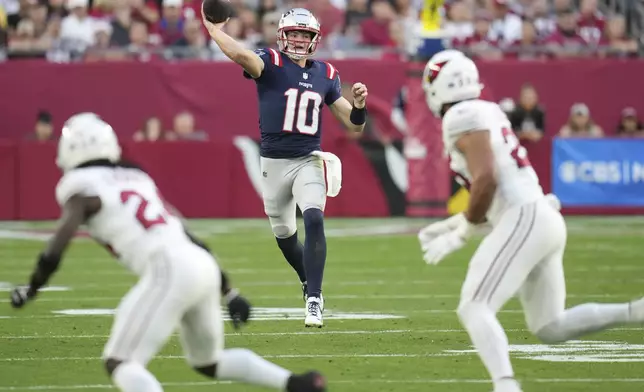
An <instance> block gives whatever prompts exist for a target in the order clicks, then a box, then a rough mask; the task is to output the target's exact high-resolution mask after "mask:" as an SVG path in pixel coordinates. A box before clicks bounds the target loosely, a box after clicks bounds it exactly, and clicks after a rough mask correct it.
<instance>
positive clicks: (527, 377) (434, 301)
mask: <svg viewBox="0 0 644 392" xmlns="http://www.w3.org/2000/svg"><path fill="white" fill-rule="evenodd" d="M568 223H569V241H568V248H567V251H566V276H567V287H568V293H569V296H568V301H567V302H568V305H575V304H578V303H582V302H587V301H593V302H608V301H611V302H612V301H626V300H629V299H632V298H635V297H639V296H642V295H643V294H644V289H643V288H642V282H643V279H644V277H643V276H642V271H644V266H642V264H641V263H642V256H641V255H642V250H644V245H643V243H642V239H643V238H644V221H642V220H641V218H636V217H634V218H575V219H568ZM190 224H191V226H192V228H193V229H194V230H195V231H196V232H197V233H198V234H199V235H200V236H201V238H202V239H204V240H206V242H207V243H208V244H209V245H211V246H212V248H213V249H214V251H215V252H216V253H217V256H218V259H219V262H220V264H221V265H222V266H223V267H224V268H225V269H226V270H227V271H228V272H229V273H230V275H231V278H232V279H233V282H234V284H235V286H237V287H239V288H240V289H241V291H242V292H243V293H244V294H245V295H246V296H247V297H248V298H249V299H250V300H251V301H252V303H253V305H254V306H255V308H256V312H255V316H256V319H255V320H253V321H252V322H251V323H250V324H249V325H247V326H246V327H245V328H244V329H243V330H242V331H241V332H239V333H238V332H235V331H234V330H233V329H232V326H231V325H229V324H227V331H226V332H227V335H226V345H227V346H228V347H247V348H250V349H252V350H254V351H256V352H257V353H259V354H261V355H264V356H266V357H268V358H270V359H271V360H273V361H275V362H276V363H278V364H280V365H282V366H285V367H287V368H289V369H292V370H294V371H303V370H307V369H311V368H314V369H319V370H320V371H322V372H323V373H324V374H325V375H327V377H328V380H329V384H330V387H329V390H330V391H351V392H367V391H409V392H411V391H437V392H447V391H449V392H458V391H467V392H470V391H472V392H476V391H488V392H489V391H490V390H491V389H492V388H491V385H490V384H489V383H488V381H487V373H486V372H485V370H484V368H483V366H482V365H481V363H480V361H479V359H478V357H477V356H476V353H475V352H473V351H472V349H471V345H470V343H469V340H468V337H467V334H466V333H465V332H464V331H463V330H462V328H461V326H460V324H459V322H458V319H457V317H456V315H455V313H454V309H455V308H456V305H457V303H458V293H459V290H460V285H461V282H462V279H463V277H464V273H465V270H466V267H467V261H468V258H469V256H471V254H472V252H473V250H474V249H475V247H476V243H477V241H473V242H472V243H471V244H469V245H468V246H467V248H465V249H463V250H461V251H459V252H457V253H455V254H453V255H452V256H450V257H449V258H448V259H447V260H445V261H444V262H443V263H442V264H440V265H439V266H436V267H430V266H426V265H425V264H424V263H423V262H422V258H421V255H420V251H419V247H418V244H417V240H416V236H415V233H414V230H415V229H417V228H418V227H420V225H421V224H422V222H421V221H415V220H401V219H387V220H327V223H326V227H327V231H328V237H329V238H328V260H327V268H326V273H325V281H324V294H325V299H326V306H327V317H326V326H325V328H324V329H321V330H310V329H305V328H304V327H303V312H304V307H303V302H302V299H301V293H300V288H299V284H298V282H297V277H296V275H295V273H294V272H293V271H292V270H291V269H290V267H289V266H288V264H287V263H286V262H285V261H284V260H283V259H282V256H281V254H280V252H279V250H278V248H277V246H276V245H275V241H274V239H273V238H272V236H271V234H270V229H269V227H268V223H267V222H266V221H264V220H234V221H220V220H218V221H212V220H208V221H192V222H191V223H190ZM51 227H52V226H51V224H50V223H39V224H27V223H6V222H5V223H0V237H3V238H5V239H0V281H2V282H6V283H4V288H3V287H2V286H0V290H4V291H5V293H4V294H3V295H2V296H3V297H4V298H2V299H0V305H1V306H0V391H14V390H15V391H28V390H60V391H67V390H69V391H95V390H107V389H110V388H112V387H111V385H110V380H109V379H108V378H107V377H106V375H105V374H104V372H103V367H102V364H101V361H100V355H101V352H102V348H103V345H104V344H105V342H106V339H107V335H108V334H109V329H110V325H111V316H110V315H66V314H60V313H54V312H59V311H63V310H70V309H72V310H85V311H87V310H91V309H107V310H109V309H114V308H115V307H116V306H117V304H118V302H119V300H120V298H121V297H122V296H123V294H125V293H126V291H127V290H128V288H129V287H130V285H131V284H132V283H133V282H135V278H134V277H133V276H131V275H130V274H129V273H128V272H127V271H126V270H125V269H124V268H123V267H121V266H120V265H119V264H118V263H116V262H115V261H114V260H113V259H111V258H110V256H109V255H108V254H107V252H106V251H105V250H103V249H102V248H100V247H99V246H98V245H95V244H94V243H92V242H91V241H89V240H84V239H78V240H77V241H75V243H74V244H73V245H72V247H71V248H70V251H69V252H68V254H67V257H66V259H65V261H64V264H63V267H62V269H61V270H60V272H59V274H58V275H57V276H56V277H55V278H54V280H53V281H52V282H51V285H52V286H54V287H60V288H66V291H47V292H43V293H41V295H40V296H39V298H38V299H37V300H36V301H35V302H33V303H30V304H29V305H28V306H27V307H26V308H25V309H22V310H20V311H14V310H13V309H11V308H10V306H9V304H8V300H7V299H6V298H8V296H7V295H8V293H6V291H8V286H9V285H10V284H15V283H22V282H25V281H26V279H27V277H28V275H29V273H30V272H31V270H32V267H33V264H34V261H35V257H36V255H37V253H38V252H39V250H40V249H41V248H42V246H43V242H42V240H33V239H31V240H29V239H7V238H6V237H11V236H25V235H26V234H29V235H32V234H33V233H34V232H36V231H39V230H40V231H46V230H48V229H50V228H51ZM27 236H28V235H27ZM0 285H2V283H0ZM369 315H371V316H370V317H380V318H372V319H364V318H365V317H369ZM383 315H385V316H383ZM500 319H501V322H502V324H503V325H504V327H505V328H506V329H507V330H508V331H509V332H508V334H509V339H510V344H511V345H512V351H513V354H512V356H513V364H514V366H515V371H516V373H517V377H518V378H520V380H521V381H522V383H523V385H524V389H525V391H526V392H532V391H535V392H536V391H540V392H544V391H552V392H554V391H562V392H563V391H566V392H568V391H580V392H581V391H602V392H603V391H606V390H616V391H617V390H618V391H621V392H628V391H641V390H642V389H643V388H644V376H642V375H641V374H642V372H641V366H642V362H644V335H643V334H642V331H641V328H640V327H639V326H637V325H631V326H626V327H624V328H620V329H616V330H612V331H608V332H603V333H598V334H594V335H592V336H589V337H587V338H585V339H584V340H583V341H582V342H571V343H568V344H565V345H559V346H544V345H540V344H539V342H538V341H537V340H536V339H535V338H534V337H532V336H530V334H529V333H528V332H527V331H525V330H524V328H525V325H524V322H523V315H522V314H521V312H520V308H519V306H518V303H517V302H516V301H512V302H511V303H510V304H508V306H507V307H506V308H505V309H504V310H503V312H502V313H501V314H500ZM150 369H151V370H152V371H153V372H154V373H155V374H156V375H157V376H158V378H159V379H160V380H161V381H162V382H163V383H164V384H165V385H166V386H165V388H166V389H167V390H169V391H176V392H179V391H181V392H188V391H207V390H217V391H259V390H263V389H261V388H253V387H248V386H245V385H241V384H235V383H220V384H216V383H213V382H211V381H209V380H208V379H205V378H203V377H201V376H199V375H197V374H195V373H193V372H192V371H191V370H190V369H189V368H188V367H187V366H186V364H185V362H184V360H183V359H182V357H181V348H180V346H179V342H178V339H177V338H176V336H175V337H173V338H172V339H171V340H170V341H169V343H168V345H167V346H166V347H165V348H164V349H163V350H162V352H161V353H160V356H159V357H157V358H156V359H154V360H153V361H152V362H151V364H150Z"/></svg>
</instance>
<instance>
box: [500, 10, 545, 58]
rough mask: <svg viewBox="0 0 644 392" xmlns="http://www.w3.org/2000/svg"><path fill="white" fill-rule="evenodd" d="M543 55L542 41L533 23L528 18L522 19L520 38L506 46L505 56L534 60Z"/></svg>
mask: <svg viewBox="0 0 644 392" xmlns="http://www.w3.org/2000/svg"><path fill="white" fill-rule="evenodd" d="M544 56H545V53H544V51H543V49H542V43H541V40H540V39H539V36H538V34H537V29H536V28H535V27H534V23H532V22H531V21H529V20H526V21H524V22H523V26H522V28H521V39H520V40H518V41H514V42H513V43H512V44H511V45H509V46H508V47H507V48H506V52H505V57H507V58H515V59H519V60H535V59H540V58H543V57H544Z"/></svg>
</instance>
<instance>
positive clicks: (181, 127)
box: [166, 112, 208, 141]
mask: <svg viewBox="0 0 644 392" xmlns="http://www.w3.org/2000/svg"><path fill="white" fill-rule="evenodd" d="M166 138H167V139H168V140H195V141H207V140H208V134H207V133H206V132H205V131H203V130H199V131H197V130H195V119H194V117H193V116H192V114H191V113H190V112H181V113H179V114H177V115H176V116H175V117H174V129H173V130H172V131H169V132H166Z"/></svg>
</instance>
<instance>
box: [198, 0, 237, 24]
mask: <svg viewBox="0 0 644 392" xmlns="http://www.w3.org/2000/svg"><path fill="white" fill-rule="evenodd" d="M201 7H202V8H203V13H204V15H205V16H206V20H207V21H208V22H210V23H221V22H225V21H226V19H228V18H230V16H231V15H232V13H233V6H232V5H231V4H230V0H204V1H203V3H201Z"/></svg>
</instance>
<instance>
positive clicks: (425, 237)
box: [418, 212, 466, 247]
mask: <svg viewBox="0 0 644 392" xmlns="http://www.w3.org/2000/svg"><path fill="white" fill-rule="evenodd" d="M465 220H466V219H465V215H464V214H463V213H462V212H461V213H459V214H456V215H454V216H451V217H449V218H447V219H444V220H442V221H438V222H435V223H432V224H431V225H428V226H426V227H424V228H422V229H421V230H420V231H419V232H418V241H420V246H421V247H422V246H423V244H426V243H428V242H429V241H431V240H433V239H434V238H436V237H438V236H439V235H442V234H445V233H447V232H448V231H450V230H454V229H456V228H457V227H458V226H459V225H461V224H462V223H466V222H464V221H465Z"/></svg>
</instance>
